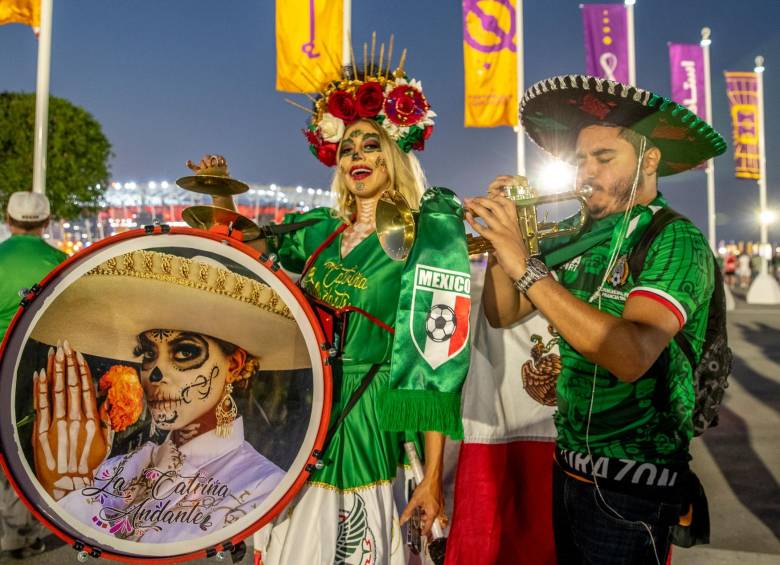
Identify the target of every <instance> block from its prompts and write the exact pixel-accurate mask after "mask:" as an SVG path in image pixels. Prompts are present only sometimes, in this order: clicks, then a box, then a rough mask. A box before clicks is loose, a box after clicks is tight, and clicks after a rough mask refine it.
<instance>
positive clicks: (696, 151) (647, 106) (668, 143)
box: [520, 75, 726, 176]
mask: <svg viewBox="0 0 780 565" xmlns="http://www.w3.org/2000/svg"><path fill="white" fill-rule="evenodd" d="M520 120H521V123H522V125H523V127H524V128H525V131H526V132H527V133H528V135H529V136H530V138H531V139H533V140H534V142H535V143H536V144H537V145H539V147H541V148H542V149H544V150H545V151H547V152H549V153H551V154H552V155H553V156H555V157H557V158H559V159H562V160H565V161H569V162H573V161H574V154H575V147H576V144H577V136H578V135H579V132H580V130H582V128H584V127H587V126H591V125H616V126H622V127H626V128H629V129H632V130H634V131H636V132H637V133H640V134H642V135H644V136H645V137H647V138H648V139H649V140H650V142H652V144H653V145H655V146H656V147H658V149H660V151H661V163H660V165H659V167H658V175H659V176H668V175H673V174H676V173H680V172H682V171H687V170H688V169H692V168H694V167H696V166H697V165H699V164H700V163H702V162H704V161H706V160H707V159H711V158H712V157H716V156H718V155H721V154H722V153H724V152H725V151H726V141H725V140H724V139H723V137H722V136H721V135H720V134H719V133H718V132H717V131H715V130H714V129H713V128H712V126H710V125H709V124H708V123H707V122H705V121H704V120H702V119H701V118H699V117H698V116H697V115H696V114H694V113H693V112H691V111H690V110H688V109H687V108H685V107H684V106H681V105H680V104H677V103H676V102H673V101H671V100H669V99H668V98H662V97H660V96H658V95H656V94H653V93H652V92H650V91H649V90H642V89H641V88H636V87H634V86H627V85H625V84H621V83H619V82H615V81H611V80H607V79H602V78H597V77H592V76H585V75H566V76H557V77H552V78H549V79H545V80H542V81H540V82H537V83H536V84H534V85H533V86H532V87H531V88H529V89H528V90H526V92H525V94H524V95H523V98H522V100H521V101H520Z"/></svg>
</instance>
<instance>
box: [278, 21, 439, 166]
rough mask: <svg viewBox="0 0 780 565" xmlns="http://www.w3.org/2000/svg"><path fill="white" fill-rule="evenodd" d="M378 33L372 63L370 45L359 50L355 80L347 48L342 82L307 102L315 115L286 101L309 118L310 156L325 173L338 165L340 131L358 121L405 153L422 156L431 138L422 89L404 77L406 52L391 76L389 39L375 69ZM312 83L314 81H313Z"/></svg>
mask: <svg viewBox="0 0 780 565" xmlns="http://www.w3.org/2000/svg"><path fill="white" fill-rule="evenodd" d="M375 48H376V33H374V34H373V35H372V38H371V57H370V59H369V57H368V44H367V43H364V44H363V69H362V70H363V72H362V76H361V77H360V78H358V76H357V73H356V72H355V70H356V69H357V67H356V66H355V53H354V51H353V50H352V48H351V47H350V52H351V56H352V67H351V68H346V69H345V70H344V77H343V78H341V79H340V80H335V81H331V82H329V83H328V84H327V85H326V86H325V87H324V88H323V89H322V91H321V92H320V95H319V97H312V96H309V99H310V100H311V101H312V102H313V109H311V110H310V109H309V108H306V107H305V106H302V105H300V104H298V103H297V102H294V101H292V100H287V102H288V103H290V104H292V105H293V106H296V107H298V108H301V109H303V110H305V111H307V112H310V113H311V120H310V122H309V125H308V127H307V128H306V129H305V130H303V133H304V134H305V136H306V139H307V140H308V142H309V150H310V151H311V152H312V153H313V154H314V156H315V157H317V159H319V160H320V161H321V162H322V163H324V164H325V165H327V166H328V167H332V166H334V165H335V164H336V161H337V160H338V156H337V151H338V144H339V142H341V138H342V137H343V136H344V131H345V129H346V128H347V126H349V125H350V124H351V123H352V122H355V121H357V120H373V121H374V122H376V123H377V124H379V125H380V126H381V127H382V128H383V129H384V130H385V132H386V133H387V135H388V136H389V137H390V138H391V139H392V140H393V141H395V142H396V143H397V144H398V147H400V148H401V150H402V151H403V152H404V153H408V152H409V151H411V150H412V149H414V150H415V151H422V150H423V149H424V148H425V141H426V140H427V139H428V138H429V137H430V136H431V134H432V133H433V125H434V122H433V118H434V117H436V114H435V113H434V112H433V111H432V110H431V108H430V104H429V103H428V100H427V98H426V97H425V95H424V94H423V91H422V84H421V83H420V81H418V80H414V79H409V78H408V77H407V76H406V74H405V73H404V62H405V61H406V49H404V50H403V52H402V53H401V59H400V61H399V63H398V67H397V68H396V69H395V70H394V71H392V72H391V71H390V64H391V58H392V56H393V36H392V35H391V36H390V43H389V48H388V50H387V61H386V62H385V56H384V55H385V44H384V43H382V44H381V45H380V49H379V63H378V65H375V64H374V54H375ZM312 82H313V81H312Z"/></svg>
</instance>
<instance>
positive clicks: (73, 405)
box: [33, 341, 110, 500]
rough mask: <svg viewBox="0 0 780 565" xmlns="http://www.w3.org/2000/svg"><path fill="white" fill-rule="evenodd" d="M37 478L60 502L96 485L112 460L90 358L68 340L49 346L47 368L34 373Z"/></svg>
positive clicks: (108, 430)
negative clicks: (105, 463) (104, 466)
mask: <svg viewBox="0 0 780 565" xmlns="http://www.w3.org/2000/svg"><path fill="white" fill-rule="evenodd" d="M33 406H34V409H35V424H34V425H33V454H34V458H35V474H36V476H37V477H38V480H39V481H40V482H41V485H42V486H43V487H44V488H45V489H46V491H47V492H48V493H49V494H51V495H52V496H53V497H54V498H55V499H56V500H59V499H60V498H62V497H63V496H65V495H66V494H68V493H69V492H70V491H72V490H76V489H80V488H83V487H84V486H86V485H88V484H90V483H91V482H92V476H93V474H94V472H95V469H97V467H98V466H99V465H100V463H101V462H102V461H103V460H104V459H105V458H106V455H107V453H108V447H109V440H108V437H109V433H110V429H109V427H108V425H106V424H105V423H103V422H101V421H100V417H99V415H98V409H97V400H96V397H95V386H94V384H93V382H92V375H91V374H90V371H89V367H88V366H87V363H86V361H85V360H84V356H83V355H81V353H79V352H76V351H74V350H73V349H72V348H71V347H70V344H69V343H68V342H67V341H65V342H63V343H62V344H59V343H58V344H57V348H56V350H55V349H54V348H53V347H52V348H49V356H48V362H47V364H46V369H41V370H40V371H37V372H34V373H33Z"/></svg>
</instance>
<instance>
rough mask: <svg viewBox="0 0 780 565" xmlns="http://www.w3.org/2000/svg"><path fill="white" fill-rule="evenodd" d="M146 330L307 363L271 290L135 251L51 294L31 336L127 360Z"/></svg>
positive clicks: (271, 365) (202, 261) (284, 365)
mask: <svg viewBox="0 0 780 565" xmlns="http://www.w3.org/2000/svg"><path fill="white" fill-rule="evenodd" d="M152 329H167V330H180V331H188V332H193V333H199V334H203V335H206V336H210V337H214V338H217V339H220V340H223V341H226V342H229V343H232V344H233V345H237V346H238V347H241V348H242V349H244V350H246V352H247V353H249V354H250V355H253V356H255V357H257V358H258V359H259V369H260V370H284V369H299V368H305V367H309V366H311V361H310V358H309V353H308V350H307V347H306V344H305V342H304V340H303V336H302V334H301V332H300V331H299V329H298V325H297V324H296V322H295V319H294V318H293V315H292V314H291V312H290V309H289V308H288V307H287V305H286V304H285V303H284V301H283V300H282V299H281V297H280V296H279V295H278V294H277V293H276V291H275V290H273V289H272V288H270V287H269V286H267V285H265V284H263V283H262V282H260V281H257V280H253V279H250V278H248V277H245V276H242V275H239V274H237V273H234V272H232V271H230V270H228V269H226V268H224V267H222V266H218V264H217V263H216V261H212V260H209V259H206V258H198V257H195V258H192V259H189V258H186V257H180V256H177V255H171V254H168V253H161V252H157V251H149V250H138V251H133V252H130V253H126V254H124V255H119V256H117V257H112V258H110V259H108V260H107V261H104V262H103V263H101V264H99V265H98V266H97V267H95V268H93V269H92V270H90V271H89V272H87V273H86V274H84V275H83V276H81V277H80V278H79V279H77V280H76V281H75V282H73V283H72V284H71V285H70V286H68V287H67V288H66V289H65V290H64V291H63V292H62V293H61V294H59V295H57V296H56V297H54V299H53V302H52V303H51V304H49V305H48V307H47V308H46V310H45V311H44V313H43V315H42V316H41V319H40V320H38V322H37V323H36V325H35V328H34V330H33V332H32V338H33V339H35V340H38V341H40V342H43V343H48V344H54V343H57V341H58V340H62V339H67V340H68V341H69V342H70V344H71V346H72V347H73V348H74V349H75V350H77V351H81V352H82V353H86V354H89V355H97V356H100V357H107V358H110V359H117V360H131V359H132V358H133V353H132V352H133V349H134V347H135V345H136V336H138V334H140V333H143V332H145V331H149V330H152Z"/></svg>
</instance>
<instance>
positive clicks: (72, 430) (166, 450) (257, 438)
mask: <svg viewBox="0 0 780 565" xmlns="http://www.w3.org/2000/svg"><path fill="white" fill-rule="evenodd" d="M169 237H172V236H169ZM173 241H175V239H174V240H173ZM210 244H211V242H208V244H205V243H204V244H203V247H205V248H203V249H197V248H196V249H193V246H192V245H188V246H186V247H184V246H182V247H176V246H168V247H158V248H145V249H135V250H130V251H126V250H124V249H123V251H124V252H122V253H119V254H112V253H108V254H107V253H103V254H102V257H101V259H102V260H100V261H99V262H97V263H96V264H89V265H86V266H84V265H74V266H73V267H72V268H71V269H70V270H66V271H65V272H64V273H63V275H62V277H61V278H60V279H59V280H56V281H54V284H53V287H54V288H49V290H50V291H51V292H50V293H49V295H48V296H46V298H45V304H43V307H39V308H38V311H37V312H36V313H35V316H34V321H32V322H31V323H30V324H29V327H28V328H27V330H26V332H25V333H26V337H25V339H23V340H22V341H21V342H20V349H19V355H18V362H17V364H16V372H15V377H16V378H15V391H14V399H13V400H14V412H15V418H16V438H17V440H18V442H19V446H18V447H19V452H20V455H21V459H22V460H23V461H22V462H23V463H26V465H25V467H26V468H28V469H29V472H30V474H31V475H32V476H31V477H29V479H30V480H31V481H32V482H33V483H34V486H35V487H37V489H38V490H39V491H42V492H44V493H45V495H47V496H44V498H47V499H48V500H50V501H53V507H54V509H55V510H56V512H57V513H58V514H60V515H61V516H62V517H63V519H64V520H65V521H66V522H67V523H69V524H71V525H73V526H74V527H76V529H77V530H84V526H85V525H86V526H88V528H89V531H90V532H92V534H94V535H96V536H98V537H97V538H95V539H97V540H98V541H100V540H101V539H106V538H108V540H109V541H108V543H107V544H106V545H107V546H108V547H113V548H120V549H122V550H123V552H125V553H128V550H127V545H126V544H124V545H123V544H121V543H120V544H119V545H117V544H115V543H112V542H111V540H117V542H119V541H120V540H125V541H127V542H140V543H142V544H148V543H153V544H157V543H160V544H166V543H176V542H183V541H187V540H195V539H197V538H202V537H204V536H207V537H208V536H209V534H215V536H217V537H216V538H215V539H217V538H218V539H223V540H224V539H228V537H229V536H227V535H225V534H226V533H234V532H235V531H236V527H238V526H240V528H242V529H245V528H247V527H249V526H251V523H252V522H253V521H257V520H258V519H259V518H261V517H262V515H263V514H264V512H265V511H266V510H267V509H268V508H269V507H270V505H271V504H273V503H275V502H277V501H278V500H279V499H280V498H281V496H282V495H283V494H284V493H285V492H286V491H287V490H289V488H290V485H291V484H292V482H293V481H294V480H295V479H296V478H297V475H298V474H299V472H300V469H299V468H297V467H298V466H300V461H301V458H302V457H303V458H304V459H305V456H307V455H308V453H307V452H306V450H307V449H308V450H310V449H311V439H312V430H311V429H310V428H311V424H312V421H313V420H315V419H316V418H314V417H313V410H314V409H316V407H313V396H315V391H314V390H313V389H314V388H315V386H314V380H313V371H312V355H311V347H310V346H308V345H307V343H306V339H307V337H306V336H304V333H303V332H302V331H301V328H300V327H299V320H296V313H295V312H296V309H295V304H292V306H293V308H291V300H290V297H289V296H287V297H283V296H282V295H283V294H284V291H285V290H286V289H285V287H284V285H280V284H279V283H278V281H276V280H271V279H275V278H276V275H275V274H274V273H272V272H271V271H270V270H268V269H265V272H263V271H262V270H259V269H250V268H247V267H248V266H247V264H246V261H244V260H238V261H236V260H235V259H237V258H239V259H240V257H232V258H231V257H227V256H225V253H223V252H221V250H220V249H219V247H220V246H219V245H217V244H213V246H212V245H210ZM120 247H121V246H120ZM124 247H126V246H124ZM211 247H214V249H211ZM223 247H224V246H223ZM230 251H231V252H234V250H230ZM234 254H235V253H234ZM228 255H229V253H228ZM93 262H94V261H93ZM250 266H251V265H250ZM258 266H259V264H258ZM269 283H270V284H269ZM275 287H276V288H275ZM280 292H281V294H280ZM39 306H41V305H40V304H39ZM298 317H299V318H300V315H299V316H298ZM309 341H311V340H310V339H309ZM8 353H9V352H6V356H5V357H6V359H5V360H4V366H5V365H7V361H8V359H7V357H8ZM315 431H316V430H315ZM17 474H18V473H17ZM17 478H18V477H17ZM17 482H19V481H17ZM22 482H23V481H22ZM242 521H246V523H240V522H242ZM233 526H236V527H233ZM226 528H227V529H228V530H229V531H226V532H224V533H220V530H225V529H226ZM129 553H134V552H133V551H132V550H131V551H129ZM166 553H167V552H166ZM172 553H177V552H175V551H173V552H172Z"/></svg>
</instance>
